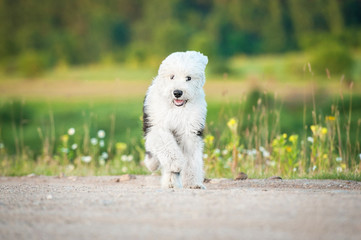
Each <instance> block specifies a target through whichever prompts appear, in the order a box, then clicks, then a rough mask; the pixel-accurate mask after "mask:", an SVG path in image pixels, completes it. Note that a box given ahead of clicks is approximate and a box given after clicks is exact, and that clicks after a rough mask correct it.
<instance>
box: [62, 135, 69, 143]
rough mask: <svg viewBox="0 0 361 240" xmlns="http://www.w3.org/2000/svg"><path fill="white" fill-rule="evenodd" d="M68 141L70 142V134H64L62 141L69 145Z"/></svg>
mask: <svg viewBox="0 0 361 240" xmlns="http://www.w3.org/2000/svg"><path fill="white" fill-rule="evenodd" d="M68 140H69V136H68V134H64V135H63V136H61V141H62V142H63V143H67V142H68Z"/></svg>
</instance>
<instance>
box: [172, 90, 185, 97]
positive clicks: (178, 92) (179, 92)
mask: <svg viewBox="0 0 361 240" xmlns="http://www.w3.org/2000/svg"><path fill="white" fill-rule="evenodd" d="M173 95H174V96H175V97H176V98H180V97H181V96H182V95H183V91H181V90H174V91H173Z"/></svg>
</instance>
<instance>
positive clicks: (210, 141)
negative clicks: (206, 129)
mask: <svg viewBox="0 0 361 240" xmlns="http://www.w3.org/2000/svg"><path fill="white" fill-rule="evenodd" d="M213 141H214V137H213V136H212V135H207V136H206V137H205V138H204V142H205V144H206V145H212V144H213Z"/></svg>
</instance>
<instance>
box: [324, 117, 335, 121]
mask: <svg viewBox="0 0 361 240" xmlns="http://www.w3.org/2000/svg"><path fill="white" fill-rule="evenodd" d="M335 119H336V118H335V117H334V116H326V121H330V122H333V121H335Z"/></svg>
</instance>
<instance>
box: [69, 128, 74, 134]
mask: <svg viewBox="0 0 361 240" xmlns="http://www.w3.org/2000/svg"><path fill="white" fill-rule="evenodd" d="M74 134H75V128H69V130H68V135H69V136H73V135H74Z"/></svg>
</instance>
